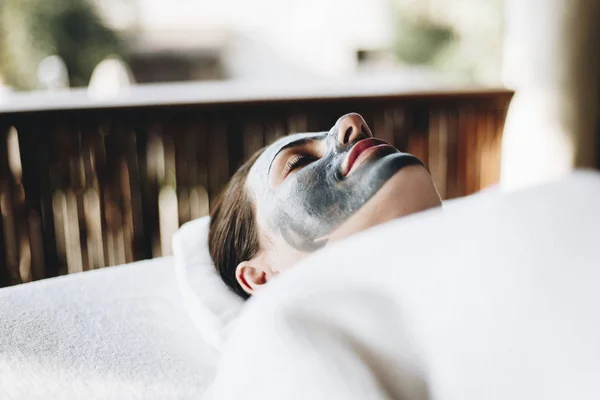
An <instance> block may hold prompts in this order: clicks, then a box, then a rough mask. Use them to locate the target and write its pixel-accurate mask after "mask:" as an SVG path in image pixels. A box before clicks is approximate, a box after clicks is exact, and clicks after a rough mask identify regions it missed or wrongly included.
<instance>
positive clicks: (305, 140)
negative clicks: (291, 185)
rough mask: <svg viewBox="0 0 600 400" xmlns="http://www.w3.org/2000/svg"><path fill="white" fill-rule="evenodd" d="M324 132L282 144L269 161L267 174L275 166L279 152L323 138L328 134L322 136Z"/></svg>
mask: <svg viewBox="0 0 600 400" xmlns="http://www.w3.org/2000/svg"><path fill="white" fill-rule="evenodd" d="M322 133H323V132H320V133H316V134H315V135H314V136H311V137H305V138H302V139H297V140H294V141H291V142H289V143H286V144H284V145H283V146H281V148H280V149H279V150H277V152H276V153H275V154H274V155H273V157H272V158H271V161H270V162H269V168H268V169H267V176H268V175H269V174H270V173H271V167H272V166H273V161H275V159H276V158H277V156H278V155H279V153H281V152H282V151H284V150H286V149H289V148H291V147H297V146H301V145H304V144H306V143H309V142H314V141H315V140H323V139H325V138H326V137H327V136H326V135H325V137H320V136H321V135H322Z"/></svg>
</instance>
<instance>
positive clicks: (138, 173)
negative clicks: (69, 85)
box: [0, 83, 512, 286]
mask: <svg viewBox="0 0 600 400" xmlns="http://www.w3.org/2000/svg"><path fill="white" fill-rule="evenodd" d="M511 96H512V93H511V92H510V91H507V90H458V91H457V90H450V89H446V90H443V91H435V90H420V91H416V90H413V91H406V90H403V89H402V88H394V87H385V88H376V87H372V88H365V87H362V86H354V87H350V86H345V87H340V86H338V87H333V86H330V87H322V86H320V87H318V86H314V87H308V86H306V85H304V86H301V85H299V86H298V87H296V88H295V89H290V88H280V87H277V88H274V87H263V88H260V87H257V86H254V87H253V86H243V85H240V84H235V83H231V84H188V85H167V86H148V87H139V88H135V89H132V91H131V92H129V93H128V94H125V95H122V96H121V97H119V98H116V99H109V100H102V99H95V100H94V99H90V98H88V97H87V94H86V93H85V92H84V91H77V90H76V91H71V92H68V93H54V94H29V95H27V94H22V95H13V96H12V97H9V98H7V99H5V100H4V104H0V139H1V140H0V286H6V285H13V284H18V283H21V282H27V281H31V280H36V279H41V278H45V277H51V276H56V275H60V274H66V273H72V272H78V271H85V270H89V269H95V268H101V267H104V266H108V265H116V264H122V263H126V262H131V261H135V260H140V259H146V258H151V257H158V256H161V255H165V254H169V253H170V246H171V236H172V234H173V232H174V231H175V230H176V229H177V228H178V227H179V225H181V224H182V223H184V222H186V221H189V220H191V219H193V218H197V217H200V216H203V215H206V214H207V213H208V211H209V207H210V199H212V198H213V197H214V196H215V195H216V194H217V193H218V192H219V190H220V189H221V188H222V187H223V185H224V184H225V183H226V182H227V180H228V179H229V177H230V175H231V174H232V173H233V172H234V171H235V170H236V168H237V167H238V166H239V165H240V164H241V163H242V162H243V160H245V159H246V158H247V157H248V156H249V155H250V154H252V153H253V152H254V151H255V150H257V149H259V148H261V147H262V146H264V145H265V144H267V143H269V142H271V141H272V140H274V139H275V138H277V137H280V136H282V135H285V134H288V133H292V132H302V131H317V130H318V131H322V130H328V129H329V128H330V127H331V126H332V125H333V124H334V122H335V121H336V120H337V118H338V117H340V116H341V115H343V114H345V113H347V112H351V111H355V112H359V113H361V114H362V115H363V116H364V117H365V119H366V121H367V123H368V124H369V125H370V126H371V128H372V130H373V132H374V134H375V135H376V136H378V137H381V138H383V139H384V140H387V141H389V142H391V143H393V144H394V145H396V146H397V147H398V148H400V149H402V150H405V151H408V152H410V153H413V154H415V155H417V156H419V157H420V158H421V159H422V160H423V161H425V162H426V163H427V164H428V165H429V167H430V169H431V172H432V175H433V177H434V180H435V182H436V184H437V187H438V189H439V191H440V193H441V195H442V196H443V197H444V198H453V197H457V196H463V195H467V194H470V193H473V192H475V191H477V190H479V189H481V188H483V187H485V186H487V185H489V184H492V183H494V182H496V181H497V180H498V175H499V157H500V139H501V135H502V129H503V123H504V119H505V115H506V110H507V106H508V104H509V102H510V99H511Z"/></svg>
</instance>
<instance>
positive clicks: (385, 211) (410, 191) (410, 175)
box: [330, 164, 442, 241]
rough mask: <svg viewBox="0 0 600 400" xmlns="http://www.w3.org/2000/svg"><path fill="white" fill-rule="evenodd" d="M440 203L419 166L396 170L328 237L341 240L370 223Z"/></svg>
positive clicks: (421, 167) (377, 223)
mask: <svg viewBox="0 0 600 400" xmlns="http://www.w3.org/2000/svg"><path fill="white" fill-rule="evenodd" d="M441 205H442V201H441V199H440V196H439V194H438V192H437V189H436V188H435V185H434V183H433V180H432V179H431V175H430V173H429V171H427V169H426V168H425V167H424V166H422V165H420V164H419V165H417V164H415V165H409V166H406V167H404V168H401V169H400V170H398V172H396V173H395V174H394V175H393V176H392V177H391V178H390V179H388V181H387V182H386V183H385V184H383V186H382V187H381V188H380V189H379V190H378V191H377V193H375V194H374V195H373V196H372V197H371V198H370V199H369V200H368V201H367V202H366V203H365V204H364V205H363V206H362V207H361V208H360V209H359V210H358V211H357V212H356V213H354V214H353V215H352V216H351V217H350V218H348V220H347V221H346V222H344V223H343V224H342V225H341V226H340V227H339V228H338V229H336V230H335V231H334V232H333V233H332V234H331V236H330V239H331V240H332V241H334V240H339V239H343V238H345V237H347V236H350V235H352V234H354V233H358V232H360V231H363V230H365V229H368V228H371V227H373V226H376V225H379V224H383V223H385V222H389V221H391V220H394V219H397V218H401V217H404V216H407V215H411V214H415V213H418V212H421V211H425V210H429V209H431V208H435V207H439V206H441Z"/></svg>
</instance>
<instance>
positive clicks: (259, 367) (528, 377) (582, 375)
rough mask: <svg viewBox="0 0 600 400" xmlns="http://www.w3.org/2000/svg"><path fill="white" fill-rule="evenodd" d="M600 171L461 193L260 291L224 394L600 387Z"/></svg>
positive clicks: (527, 391)
mask: <svg viewBox="0 0 600 400" xmlns="http://www.w3.org/2000/svg"><path fill="white" fill-rule="evenodd" d="M599 282H600V177H599V175H598V174H591V173H579V174H577V175H575V176H573V177H571V178H569V179H568V180H566V181H563V182H559V183H554V184H551V185H547V186H544V187H540V188H536V189H534V190H528V191H526V192H519V193H514V194H510V195H500V194H497V193H496V194H488V195H486V196H485V197H477V196H475V197H473V198H469V199H465V200H461V201H458V202H455V203H454V204H453V206H452V210H447V211H446V212H443V213H440V212H438V211H433V212H430V213H428V214H423V215H417V216H411V217H408V218H406V219H401V220H396V221H394V222H392V223H390V224H387V225H385V226H381V227H378V228H375V229H373V230H371V231H367V232H364V233H362V234H360V235H357V236H355V237H354V238H352V239H349V240H347V241H345V242H342V243H339V245H337V246H331V247H329V248H326V249H324V250H323V251H322V252H319V253H317V254H315V255H314V256H313V257H311V258H309V259H307V260H306V261H305V262H303V263H302V264H300V265H297V266H296V267H295V268H294V269H293V270H292V271H290V272H287V273H285V274H282V275H281V276H280V277H279V278H278V279H277V280H275V281H274V282H272V283H270V284H269V285H268V286H267V287H266V288H265V289H264V290H263V291H262V292H260V293H258V294H257V295H256V296H255V297H254V298H253V299H251V300H250V301H249V302H248V304H247V306H246V307H245V309H244V312H243V313H242V316H241V318H240V320H239V321H238V323H237V326H236V329H235V330H234V332H233V333H232V335H231V338H230V341H229V342H228V344H227V346H226V347H225V349H224V353H223V359H222V363H221V366H220V370H219V373H218V375H217V379H216V384H215V387H214V389H215V396H216V398H220V399H241V398H250V397H251V398H257V399H261V400H266V399H392V398H393V399H444V400H454V399H457V400H458V399H461V400H470V399H473V400H475V399H503V400H504V399H574V398H577V399H599V398H600V290H599Z"/></svg>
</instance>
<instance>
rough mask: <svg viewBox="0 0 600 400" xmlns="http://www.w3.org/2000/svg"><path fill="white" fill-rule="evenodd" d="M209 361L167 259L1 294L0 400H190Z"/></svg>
mask: <svg viewBox="0 0 600 400" xmlns="http://www.w3.org/2000/svg"><path fill="white" fill-rule="evenodd" d="M217 358H218V354H217V353H216V352H215V350H214V349H213V348H212V347H211V346H209V345H208V344H206V343H205V342H204V341H203V340H202V338H201V337H200V335H199V333H198V331H197V330H196V328H195V327H194V325H193V324H192V321H191V320H190V319H189V316H188V314H187V311H186V309H185V307H184V306H183V302H182V299H181V295H180V293H179V290H178V287H177V283H176V277H175V271H174V267H173V260H172V259H171V258H164V259H157V260H152V261H146V262H140V263H134V264H131V265H127V266H122V267H112V268H106V269H103V270H97V271H91V272H86V273H82V274H74V275H69V276H65V277H60V278H56V279H48V280H44V281H40V282H35V283H30V284H26V285H20V286H16V287H12V288H5V289H2V290H0V399H2V400H8V399H44V400H45V399H73V400H80V399H86V400H87V399H160V400H163V399H199V398H202V396H203V395H204V393H205V390H206V388H207V386H208V385H209V384H210V382H212V380H213V377H214V374H215V369H216V363H217Z"/></svg>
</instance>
